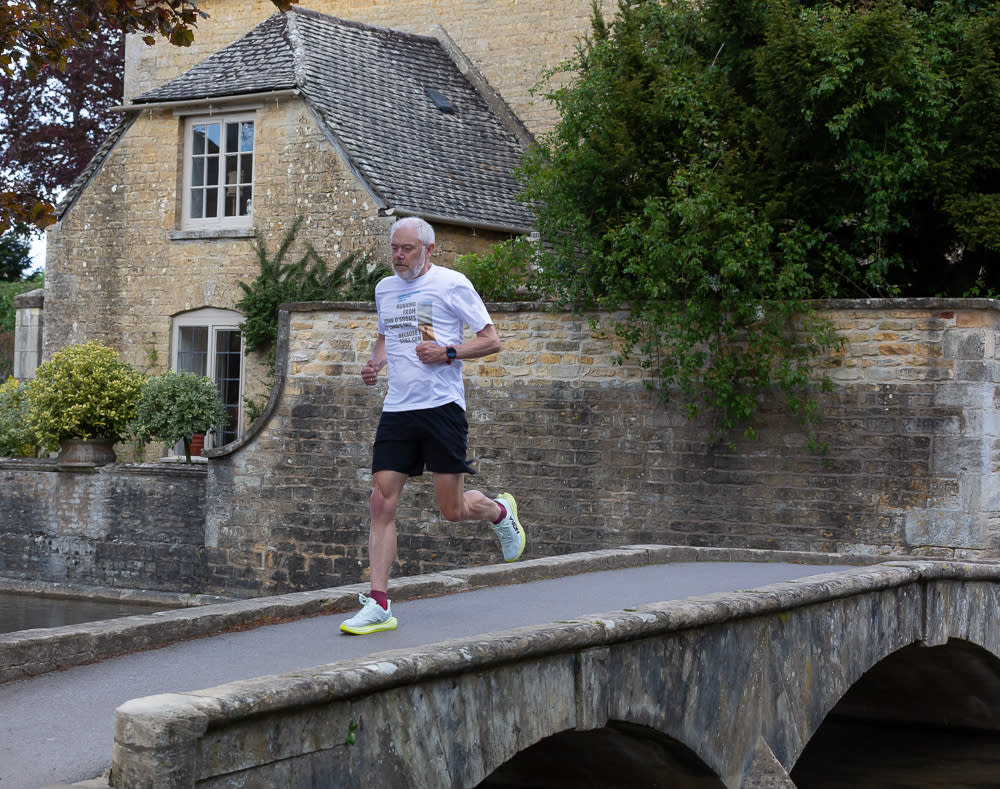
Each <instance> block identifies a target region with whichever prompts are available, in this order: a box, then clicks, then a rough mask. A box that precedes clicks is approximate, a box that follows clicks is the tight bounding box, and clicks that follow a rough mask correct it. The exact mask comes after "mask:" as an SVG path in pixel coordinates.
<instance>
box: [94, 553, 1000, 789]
mask: <svg viewBox="0 0 1000 789" xmlns="http://www.w3.org/2000/svg"><path fill="white" fill-rule="evenodd" d="M998 603H1000V565H998V564H995V563H957V562H936V561H898V562H896V561H893V562H886V563H883V564H879V565H875V566H872V567H867V568H859V569H854V570H848V571H842V572H831V573H828V574H825V575H821V576H814V577H812V578H810V579H808V580H806V581H802V582H790V583H783V584H776V585H773V586H768V587H766V588H762V589H757V590H747V591H744V592H740V593H736V594H724V595H722V594H720V595H712V596H706V597H700V598H689V599H687V600H683V601H675V602H668V603H659V604H654V605H648V606H644V607H641V608H637V609H633V610H625V611H616V612H613V613H606V614H601V615H593V616H588V617H585V618H582V619H578V620H574V621H568V622H557V623H552V624H549V625H545V626H537V627H529V628H522V629H516V630H510V631H505V632H501V633H492V634H489V635H485V636H482V637H477V638H474V639H463V640H454V641H448V642H442V643H440V644H437V645H434V646H432V647H426V648H423V649H420V650H417V651H409V650H408V651H405V652H404V651H397V652H383V653H380V654H378V655H374V656H371V657H369V658H366V659H364V660H355V661H343V662H340V663H336V664H330V665H325V666H318V667H315V668H312V669H308V670H303V671H300V672H296V673H294V674H289V675H283V676H280V677H264V678H260V679H258V680H251V681H241V682H235V683H232V684H229V685H223V686H219V687H216V688H211V689H208V690H203V691H198V692H193V693H184V694H170V695H161V696H151V697H147V698H143V699H137V700H134V701H131V702H128V703H127V704H124V705H123V706H121V707H120V708H119V709H118V710H117V712H116V721H115V751H114V767H113V772H112V784H113V785H114V786H117V787H129V789H140V788H141V787H156V788H157V789H162V788H164V787H194V786H199V787H237V786H239V787H265V786H268V787H274V786H281V787H373V786H385V787H476V786H482V787H499V786H517V785H524V784H523V782H521V781H519V779H518V775H519V774H528V772H529V771H537V769H538V766H539V765H540V764H544V765H547V767H548V769H549V770H550V771H554V772H555V774H558V775H561V776H562V780H561V781H560V782H557V783H551V784H546V783H544V782H542V780H541V778H539V779H538V780H535V781H534V782H533V783H531V785H532V786H547V785H552V786H558V785H565V786H569V785H581V784H583V783H584V782H583V781H582V780H580V781H576V780H575V779H574V778H573V776H574V775H583V774H585V773H586V772H587V771H591V772H590V775H591V776H592V777H593V776H594V775H595V774H594V773H593V772H592V771H594V770H597V771H600V770H604V771H605V774H606V775H607V776H609V777H610V778H609V780H607V781H605V782H604V783H601V781H600V772H598V773H596V775H597V779H596V780H597V782H596V783H590V784H589V785H595V786H596V785H605V786H607V785H634V786H640V785H642V786H652V785H667V786H672V787H678V786H682V787H734V788H735V787H755V788H759V787H792V786H795V784H794V783H793V781H792V778H791V777H790V774H791V773H792V771H793V768H794V767H795V765H796V762H797V761H798V760H799V757H800V756H801V754H802V753H803V750H804V748H805V747H806V745H807V743H809V742H810V740H811V739H812V738H813V737H814V735H816V736H817V737H819V736H822V727H823V725H824V722H825V721H826V720H828V718H829V717H833V716H831V713H834V714H835V715H836V717H838V718H839V717H841V716H843V717H844V718H845V719H846V720H855V721H858V720H868V721H870V720H872V719H876V720H882V721H894V722H907V723H920V724H942V725H948V726H963V727H971V728H975V729H980V730H985V731H988V732H996V731H997V730H998V729H1000V726H998V724H1000V663H998V660H997V658H998V656H1000V618H998V608H1000V606H998ZM845 756H847V754H845ZM644 770H645V771H646V772H645V773H643V772H642V771H644ZM654 770H655V771H656V772H655V775H657V776H658V782H654V781H653V780H651V778H650V776H651V775H653V772H651V771H654ZM535 775H536V776H537V775H538V773H537V772H535ZM616 781H617V782H616Z"/></svg>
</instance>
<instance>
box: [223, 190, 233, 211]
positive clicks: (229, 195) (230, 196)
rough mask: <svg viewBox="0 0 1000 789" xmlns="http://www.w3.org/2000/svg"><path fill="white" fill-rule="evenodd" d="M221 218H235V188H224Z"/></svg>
mask: <svg viewBox="0 0 1000 789" xmlns="http://www.w3.org/2000/svg"><path fill="white" fill-rule="evenodd" d="M224 211H225V213H224V214H223V216H236V187H235V186H227V187H226V206H225V209H224Z"/></svg>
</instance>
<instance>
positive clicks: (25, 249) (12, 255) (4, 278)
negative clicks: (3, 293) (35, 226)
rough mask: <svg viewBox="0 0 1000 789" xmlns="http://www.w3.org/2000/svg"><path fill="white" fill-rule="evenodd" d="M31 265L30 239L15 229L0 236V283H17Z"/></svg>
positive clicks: (24, 233) (26, 234)
mask: <svg viewBox="0 0 1000 789" xmlns="http://www.w3.org/2000/svg"><path fill="white" fill-rule="evenodd" d="M30 265H31V238H30V235H29V234H28V233H26V232H22V231H19V230H18V229H17V228H15V229H11V230H8V231H7V232H6V233H2V234H0V282H17V281H19V280H20V279H21V277H22V275H23V274H24V272H25V270H27V268H28V267H29V266H30Z"/></svg>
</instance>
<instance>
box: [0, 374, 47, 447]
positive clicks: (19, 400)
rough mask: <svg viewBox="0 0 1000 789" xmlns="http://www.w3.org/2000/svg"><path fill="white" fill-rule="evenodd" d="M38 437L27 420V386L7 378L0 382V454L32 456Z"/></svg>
mask: <svg viewBox="0 0 1000 789" xmlns="http://www.w3.org/2000/svg"><path fill="white" fill-rule="evenodd" d="M36 454H38V439H37V438H36V437H35V432H34V430H32V428H31V425H30V423H29V422H28V387H27V384H26V383H24V382H21V381H16V380H15V379H13V378H8V379H7V381H6V383H4V384H0V456H2V457H34V456H35V455H36Z"/></svg>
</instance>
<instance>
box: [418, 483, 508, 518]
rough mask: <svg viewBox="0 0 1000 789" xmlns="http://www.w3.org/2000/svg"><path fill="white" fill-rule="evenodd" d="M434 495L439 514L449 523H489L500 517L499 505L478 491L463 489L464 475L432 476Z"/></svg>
mask: <svg viewBox="0 0 1000 789" xmlns="http://www.w3.org/2000/svg"><path fill="white" fill-rule="evenodd" d="M434 493H435V494H437V502H438V507H439V508H440V509H441V514H442V515H443V516H444V517H445V519H446V520H449V521H489V522H490V523H493V522H494V521H496V520H497V519H498V518H499V517H500V515H501V510H500V505H498V504H497V503H496V502H495V501H493V499H491V498H489V497H487V496H486V495H485V494H483V493H481V492H480V491H478V490H466V489H465V474H437V473H436V474H434Z"/></svg>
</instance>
